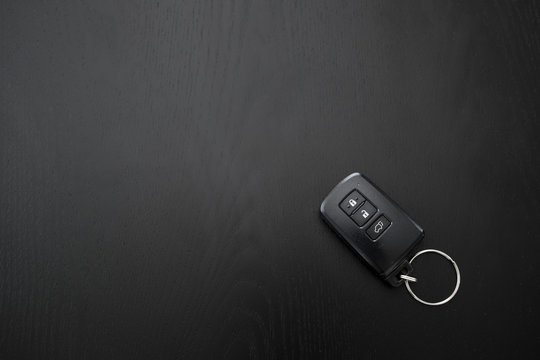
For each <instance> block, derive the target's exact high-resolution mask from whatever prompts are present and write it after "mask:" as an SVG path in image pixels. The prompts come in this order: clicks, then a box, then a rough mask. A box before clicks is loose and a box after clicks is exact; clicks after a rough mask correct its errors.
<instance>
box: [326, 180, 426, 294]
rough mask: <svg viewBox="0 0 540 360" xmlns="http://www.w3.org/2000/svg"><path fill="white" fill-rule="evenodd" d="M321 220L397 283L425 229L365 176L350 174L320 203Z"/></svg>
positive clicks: (409, 267) (385, 276) (400, 282)
mask: <svg viewBox="0 0 540 360" xmlns="http://www.w3.org/2000/svg"><path fill="white" fill-rule="evenodd" d="M321 216H322V218H323V219H324V221H325V222H326V223H327V224H328V225H329V226H330V227H331V228H332V229H333V230H334V231H335V232H336V233H338V235H339V236H340V237H341V238H342V239H343V240H344V241H345V243H346V244H347V245H349V247H350V248H351V249H352V250H353V251H354V252H355V253H356V254H357V255H359V256H360V257H361V258H362V259H363V260H364V261H365V262H366V263H368V264H369V265H370V266H371V268H372V269H373V270H374V271H375V272H376V273H377V274H378V275H379V276H380V277H382V278H383V279H384V280H385V281H387V282H388V283H390V284H391V285H393V286H399V285H401V284H402V283H403V280H402V279H401V278H399V275H400V274H408V273H409V272H410V271H411V270H412V268H411V266H410V265H409V263H408V261H407V259H408V257H409V255H410V253H411V251H412V250H413V248H414V247H415V246H416V245H417V244H418V243H419V242H420V241H421V240H422V239H423V238H424V230H422V228H421V227H420V226H419V225H418V224H416V223H415V222H414V221H413V220H412V219H411V218H410V217H409V216H408V215H407V214H406V213H405V211H403V209H401V207H399V205H398V204H397V203H396V202H394V201H393V200H392V199H390V198H389V197H388V196H387V195H386V194H385V193H384V192H383V191H382V190H380V189H379V188H378V187H377V186H376V185H375V184H373V183H372V182H371V181H370V180H369V179H368V178H366V177H365V176H364V175H361V174H359V173H353V174H351V175H349V176H347V177H346V178H345V179H343V180H342V181H341V182H340V183H339V184H337V185H336V186H335V187H334V188H333V189H332V191H330V193H329V194H328V196H326V198H325V199H324V200H323V202H322V204H321Z"/></svg>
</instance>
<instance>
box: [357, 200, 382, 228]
mask: <svg viewBox="0 0 540 360" xmlns="http://www.w3.org/2000/svg"><path fill="white" fill-rule="evenodd" d="M376 212H377V209H376V208H375V206H373V205H371V203H370V202H369V201H366V202H365V203H364V205H362V206H361V207H360V209H358V210H357V211H356V212H355V213H354V214H352V215H351V217H352V219H353V220H354V222H355V223H357V224H358V226H363V225H364V224H365V223H367V222H368V220H369V219H371V217H372V216H373V214H375V213H376Z"/></svg>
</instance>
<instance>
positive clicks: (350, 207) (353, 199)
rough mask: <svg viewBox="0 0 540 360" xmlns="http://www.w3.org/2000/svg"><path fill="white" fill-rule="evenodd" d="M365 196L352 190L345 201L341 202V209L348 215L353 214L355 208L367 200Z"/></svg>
mask: <svg viewBox="0 0 540 360" xmlns="http://www.w3.org/2000/svg"><path fill="white" fill-rule="evenodd" d="M365 200H366V199H364V197H363V196H362V195H360V193H359V192H358V191H356V190H354V191H353V192H351V193H350V194H349V195H347V197H346V198H345V199H343V201H342V202H341V203H340V204H339V207H340V208H341V210H343V211H345V212H346V213H347V215H351V214H352V213H353V212H354V210H356V209H358V208H359V207H360V205H362V203H363V202H364V201H365Z"/></svg>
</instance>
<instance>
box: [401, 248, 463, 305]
mask: <svg viewBox="0 0 540 360" xmlns="http://www.w3.org/2000/svg"><path fill="white" fill-rule="evenodd" d="M425 253H436V254H439V255H441V256H443V257H445V258H446V259H447V260H448V261H450V262H451V263H452V265H454V269H455V270H456V288H455V289H454V291H453V292H452V294H450V296H449V297H447V298H446V299H444V300H442V301H438V302H428V301H425V300H422V299H420V298H419V297H418V296H416V294H415V293H414V292H413V291H412V290H411V287H410V285H409V281H413V282H416V279H415V278H412V277H410V276H406V275H402V276H401V278H402V279H403V280H405V286H406V287H407V290H408V291H409V293H410V294H411V296H412V297H413V298H414V299H415V300H416V301H419V302H421V303H422V304H424V305H430V306H437V305H442V304H446V303H447V302H449V301H450V300H451V299H452V298H453V297H454V295H456V293H457V291H458V289H459V285H460V284H461V274H460V272H459V268H458V266H457V264H456V262H455V261H454V260H452V258H451V257H450V256H448V255H447V254H445V253H443V252H442V251H439V250H435V249H426V250H422V251H420V252H418V253H416V255H414V256H413V257H412V259H411V260H410V261H409V263H410V264H412V262H413V260H414V259H416V258H417V257H418V256H420V255H422V254H425ZM413 279H414V280H413Z"/></svg>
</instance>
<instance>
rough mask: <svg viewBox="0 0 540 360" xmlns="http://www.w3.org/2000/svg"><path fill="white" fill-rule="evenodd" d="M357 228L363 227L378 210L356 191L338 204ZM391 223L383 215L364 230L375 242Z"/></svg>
mask: <svg viewBox="0 0 540 360" xmlns="http://www.w3.org/2000/svg"><path fill="white" fill-rule="evenodd" d="M339 207H340V208H341V210H343V211H344V212H345V213H346V214H347V215H349V217H350V218H351V219H352V220H353V221H354V222H355V224H356V225H358V226H359V227H364V226H365V225H366V224H367V223H368V222H369V221H370V220H371V219H372V218H373V217H374V215H375V214H376V213H377V212H378V209H377V208H376V207H375V206H374V205H373V204H372V203H371V202H370V201H369V200H367V199H366V198H365V197H364V196H363V195H362V194H360V193H359V192H358V191H357V190H353V191H351V192H350V193H349V195H347V196H346V197H345V198H344V199H343V200H342V201H341V203H340V204H339ZM391 223H392V222H391V221H390V220H389V219H388V218H387V217H386V216H384V215H381V216H379V217H378V218H377V220H375V221H373V222H372V223H371V225H370V227H369V228H368V229H367V230H366V233H367V234H368V236H369V238H370V239H371V240H373V241H376V240H377V239H378V238H379V236H381V234H382V233H383V232H384V231H385V230H386V229H387V228H388V227H389V226H390V224H391Z"/></svg>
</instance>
